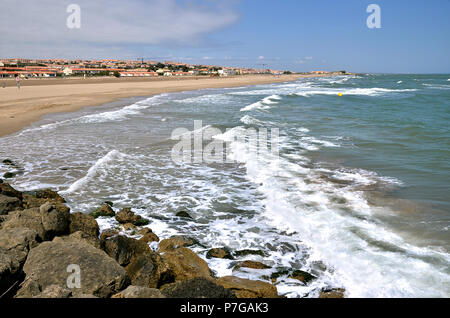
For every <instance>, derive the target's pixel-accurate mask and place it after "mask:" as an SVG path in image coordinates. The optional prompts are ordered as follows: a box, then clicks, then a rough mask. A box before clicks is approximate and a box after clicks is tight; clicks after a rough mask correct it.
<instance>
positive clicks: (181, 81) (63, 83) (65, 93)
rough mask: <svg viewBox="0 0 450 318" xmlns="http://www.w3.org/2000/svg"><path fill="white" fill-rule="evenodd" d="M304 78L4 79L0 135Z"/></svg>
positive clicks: (264, 76)
mask: <svg viewBox="0 0 450 318" xmlns="http://www.w3.org/2000/svg"><path fill="white" fill-rule="evenodd" d="M299 77H302V76H300V75H282V76H278V77H275V76H272V75H255V76H233V77H228V78H226V77H225V78H213V77H211V78H210V77H208V78H205V77H194V78H193V77H189V78H147V79H146V78H119V79H117V78H88V79H30V80H22V81H21V83H22V88H21V89H20V90H18V89H17V87H16V86H15V81H13V80H1V79H0V82H6V84H7V87H6V88H1V86H0V136H4V135H8V134H11V133H14V132H17V131H19V130H21V129H22V128H23V127H26V126H28V125H29V124H30V123H32V122H34V121H37V120H39V119H40V118H41V116H43V115H45V114H50V113H57V112H73V111H77V110H79V109H81V108H83V107H86V106H98V105H102V104H105V103H108V102H112V101H114V100H117V99H120V98H125V97H132V96H152V95H155V94H161V93H170V92H180V91H187V90H197V89H204V88H221V87H239V86H246V85H256V84H268V83H277V82H286V81H293V80H296V79H298V78H299Z"/></svg>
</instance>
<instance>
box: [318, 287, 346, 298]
mask: <svg viewBox="0 0 450 318" xmlns="http://www.w3.org/2000/svg"><path fill="white" fill-rule="evenodd" d="M344 297H345V289H343V288H333V289H324V290H322V291H321V292H320V294H319V298H344Z"/></svg>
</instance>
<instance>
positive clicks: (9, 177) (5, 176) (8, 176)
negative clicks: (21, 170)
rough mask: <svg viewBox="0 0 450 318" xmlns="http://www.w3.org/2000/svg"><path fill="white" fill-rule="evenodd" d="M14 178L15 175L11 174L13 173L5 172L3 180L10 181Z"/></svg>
mask: <svg viewBox="0 0 450 318" xmlns="http://www.w3.org/2000/svg"><path fill="white" fill-rule="evenodd" d="M14 176H15V173H13V172H6V173H5V174H4V175H3V178H5V179H11V178H14Z"/></svg>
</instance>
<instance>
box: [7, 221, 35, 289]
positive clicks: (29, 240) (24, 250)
mask: <svg viewBox="0 0 450 318" xmlns="http://www.w3.org/2000/svg"><path fill="white" fill-rule="evenodd" d="M38 241H39V240H38V235H37V233H36V232H35V231H33V230H30V229H27V228H10V229H2V230H1V231H0V295H1V294H3V293H4V292H5V291H7V290H8V289H9V288H10V287H11V286H13V285H14V284H16V289H17V288H18V287H19V284H18V282H20V281H22V280H23V277H24V274H23V272H22V267H23V264H24V262H25V260H26V258H27V255H28V253H29V251H30V250H31V249H32V248H33V247H35V246H37V245H38V244H39V243H38ZM16 289H12V290H11V294H9V293H8V295H7V296H11V295H13V294H14V293H15V291H16Z"/></svg>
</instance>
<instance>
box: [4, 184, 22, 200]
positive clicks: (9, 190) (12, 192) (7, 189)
mask: <svg viewBox="0 0 450 318" xmlns="http://www.w3.org/2000/svg"><path fill="white" fill-rule="evenodd" d="M0 194H3V195H6V196H7V197H15V198H18V199H19V200H20V201H22V192H20V191H17V190H16V189H14V188H13V187H11V186H10V185H9V184H7V183H0Z"/></svg>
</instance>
